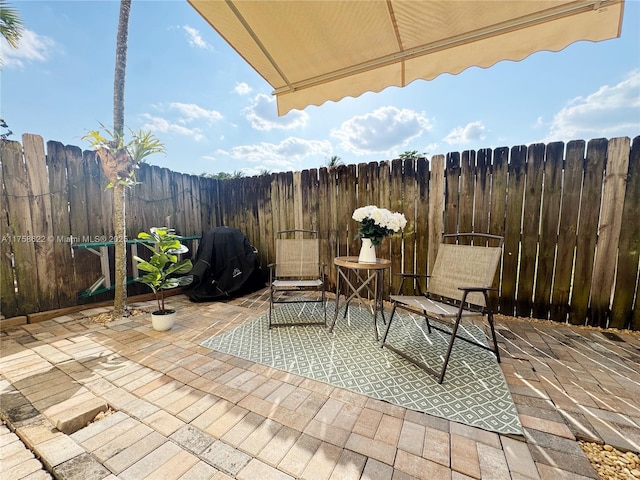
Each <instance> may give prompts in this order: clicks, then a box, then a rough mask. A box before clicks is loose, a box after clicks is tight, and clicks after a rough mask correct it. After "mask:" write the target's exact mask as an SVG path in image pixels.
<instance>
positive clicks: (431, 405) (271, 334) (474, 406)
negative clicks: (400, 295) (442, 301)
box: [202, 302, 523, 435]
mask: <svg viewBox="0 0 640 480" xmlns="http://www.w3.org/2000/svg"><path fill="white" fill-rule="evenodd" d="M333 312H334V310H333V302H328V303H327V320H328V323H329V324H330V323H331V320H332V319H333ZM386 313H387V317H388V315H389V312H386ZM267 315H268V314H266V315H263V316H262V317H260V318H258V319H256V320H253V321H251V322H247V323H245V324H243V325H241V326H239V327H237V328H235V329H234V330H232V331H230V332H227V333H224V334H221V335H217V336H215V337H211V338H209V339H208V340H205V341H204V342H203V343H202V345H203V346H204V347H207V348H211V349H213V350H217V351H220V352H223V353H228V354H231V355H234V356H237V357H240V358H244V359H246V360H250V361H252V362H255V363H261V364H263V365H268V366H270V367H273V368H277V369H279V370H284V371H287V372H291V373H294V374H297V375H301V376H304V377H308V378H312V379H314V380H318V381H321V382H325V383H329V384H331V385H334V386H336V387H342V388H346V389H349V390H351V391H354V392H357V393H360V394H363V395H367V396H369V397H372V398H376V399H378V400H383V401H386V402H389V403H392V404H395V405H399V406H401V407H405V408H408V409H411V410H417V411H420V412H425V413H428V414H430V415H435V416H438V417H441V418H445V419H447V420H452V421H455V422H459V423H463V424H466V425H471V426H474V427H478V428H482V429H485V430H490V431H493V432H498V433H504V434H517V435H522V434H523V432H522V426H521V425H520V421H519V419H518V413H517V411H516V407H515V405H514V403H513V400H512V398H511V394H510V392H509V389H508V388H507V383H506V381H505V378H504V375H503V374H502V370H500V367H499V365H498V363H497V361H496V359H495V356H494V355H493V353H491V352H490V351H487V350H484V349H481V348H478V347H474V346H472V345H469V344H468V343H467V342H464V341H456V342H455V343H454V347H453V352H452V354H451V359H450V360H449V366H448V367H447V373H446V375H445V378H444V381H443V383H442V384H438V383H437V382H436V379H435V377H433V376H431V375H429V374H427V373H425V372H424V371H423V370H421V369H419V368H417V367H416V366H415V365H413V364H412V363H410V362H408V361H406V360H405V359H403V358H402V357H400V356H399V355H397V354H395V353H393V352H392V351H390V350H388V349H386V348H384V349H383V348H380V344H379V343H378V342H376V341H375V338H374V332H373V319H372V316H371V312H370V311H369V310H368V309H367V308H365V307H361V306H359V305H357V304H355V302H354V304H353V305H352V306H351V307H350V308H349V312H348V315H347V317H346V318H343V310H342V309H341V310H340V314H339V315H338V321H337V323H336V326H335V328H334V331H333V333H329V329H328V328H325V327H323V326H296V327H274V328H272V329H271V330H269V328H268V318H267ZM321 316H322V309H321V308H320V307H319V305H318V304H283V305H282V306H280V307H279V308H277V309H274V323H277V321H278V320H280V321H281V322H282V321H283V319H287V321H291V320H292V319H294V318H295V321H304V320H305V319H307V320H309V319H316V321H317V319H318V318H321ZM396 316H397V317H396V318H394V320H393V326H392V328H391V331H390V333H389V337H388V338H387V341H388V342H389V343H390V344H392V345H394V346H396V347H401V348H403V349H404V350H405V351H407V352H409V351H410V352H411V355H413V356H419V358H420V360H422V361H423V362H425V363H426V364H427V365H429V366H431V367H434V368H436V369H439V368H440V366H441V365H442V361H443V360H442V358H443V357H444V355H445V353H446V349H447V345H448V341H449V338H450V336H449V335H447V334H444V333H442V332H439V331H438V330H434V329H432V330H431V331H432V333H431V334H427V331H426V325H425V321H424V319H423V318H422V317H419V316H411V315H409V314H406V313H402V314H399V313H396ZM398 316H399V317H400V318H398ZM378 322H379V325H378V328H379V331H380V334H381V335H382V334H384V328H386V327H385V326H384V324H382V322H381V321H380V319H378ZM461 329H462V326H461ZM463 330H464V333H463V335H473V336H474V338H476V339H481V341H482V342H483V343H485V344H486V338H485V335H484V333H483V332H482V331H481V330H480V329H479V328H478V327H476V326H467V327H466V328H464V329H463ZM459 331H460V330H459ZM402 344H404V346H402Z"/></svg>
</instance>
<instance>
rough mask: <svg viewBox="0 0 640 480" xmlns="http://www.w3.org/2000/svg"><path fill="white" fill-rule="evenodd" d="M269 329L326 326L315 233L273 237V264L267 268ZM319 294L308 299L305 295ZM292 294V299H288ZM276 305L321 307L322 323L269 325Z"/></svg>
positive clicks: (295, 232) (322, 271)
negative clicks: (304, 304) (311, 305)
mask: <svg viewBox="0 0 640 480" xmlns="http://www.w3.org/2000/svg"><path fill="white" fill-rule="evenodd" d="M269 286H270V294H269V328H271V327H280V326H292V325H325V326H326V325H327V302H326V293H325V264H323V263H321V262H320V242H319V240H318V232H317V231H315V230H299V229H298V230H282V231H280V232H278V233H277V237H276V261H275V263H272V264H269ZM310 291H311V292H313V291H315V292H320V296H319V298H318V296H317V295H316V296H314V297H311V298H309V297H308V296H307V295H305V294H306V293H307V292H310ZM291 294H293V295H291ZM276 303H322V309H323V319H322V321H320V320H318V321H299V322H298V321H296V322H277V323H274V322H273V321H272V317H273V306H274V304H276Z"/></svg>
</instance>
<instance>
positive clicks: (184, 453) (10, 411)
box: [0, 291, 640, 480]
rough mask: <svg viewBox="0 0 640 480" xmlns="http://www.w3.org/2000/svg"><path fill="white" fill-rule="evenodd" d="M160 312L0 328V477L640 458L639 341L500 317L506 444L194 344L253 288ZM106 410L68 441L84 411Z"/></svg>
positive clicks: (234, 473) (331, 472)
mask: <svg viewBox="0 0 640 480" xmlns="http://www.w3.org/2000/svg"><path fill="white" fill-rule="evenodd" d="M169 303H170V304H171V305H172V306H174V307H178V310H179V318H178V325H176V326H175V327H174V328H173V329H172V330H170V331H167V332H156V331H153V330H152V329H151V327H150V320H149V319H148V317H147V316H146V315H142V316H133V317H129V318H128V319H126V320H122V321H119V322H115V323H110V324H107V325H101V324H98V323H95V322H92V321H90V320H89V319H87V318H84V317H87V316H89V315H92V314H95V313H98V312H100V311H103V310H106V309H103V310H100V309H93V310H88V311H84V312H80V313H78V314H73V315H68V316H62V317H58V318H56V319H53V320H49V321H46V322H42V323H37V324H32V325H24V326H19V327H12V328H8V329H6V330H4V331H3V332H2V337H1V340H2V344H1V350H0V374H1V377H0V395H1V397H0V400H1V402H0V415H2V418H3V419H4V420H5V421H6V423H7V426H2V427H0V476H1V477H2V479H3V480H10V479H16V480H17V479H41V478H43V479H44V478H51V474H53V475H55V476H56V477H57V478H64V479H73V480H75V479H78V480H80V479H82V480H86V479H95V480H100V479H115V478H121V479H125V480H143V479H144V480H151V479H163V480H164V479H167V480H169V479H183V480H187V479H215V480H222V479H239V480H271V479H273V480H285V479H298V478H299V479H308V480H322V479H332V480H335V479H345V480H347V479H363V480H383V479H389V480H391V479H393V480H408V479H413V478H418V479H436V480H440V479H450V480H463V479H470V478H475V479H517V480H523V479H541V480H555V479H572V480H580V479H597V478H598V475H597V474H596V472H595V470H594V469H593V468H592V466H591V465H590V463H589V461H588V459H587V457H586V456H585V455H584V453H583V451H582V449H581V448H580V446H579V445H578V443H577V439H586V440H589V441H595V442H601V443H608V444H610V445H613V446H615V447H617V448H619V449H622V450H632V451H636V452H637V451H639V450H640V400H639V399H640V337H639V336H638V335H631V334H625V333H620V332H616V333H615V334H613V335H612V334H610V333H603V332H601V331H598V330H595V329H587V328H579V327H570V326H565V325H558V324H555V323H551V322H538V321H522V320H514V319H508V318H498V324H497V328H498V337H499V338H498V339H499V343H500V348H501V354H502V358H503V361H502V363H501V367H502V370H503V372H504V374H505V377H506V379H507V382H508V384H509V387H510V390H511V393H512V396H513V399H514V401H515V404H516V406H517V408H518V413H519V415H520V420H521V423H522V425H523V427H524V436H523V437H515V436H502V435H498V434H496V433H492V432H488V431H484V430H480V429H477V428H472V427H468V426H466V425H462V424H459V423H454V422H450V421H447V420H444V419H441V418H437V417H432V416H429V415H427V414H423V413H419V412H415V411H411V410H406V409H404V408H401V407H397V406H394V405H390V404H387V403H384V402H380V401H377V400H373V399H371V398H368V397H366V396H363V395H359V394H356V393H352V392H350V391H347V390H344V389H340V388H335V387H332V386H330V385H327V384H324V383H319V382H316V381H313V380H310V379H307V378H303V377H298V376H295V375H292V374H289V373H286V372H282V371H278V370H274V369H271V368H269V367H266V366H264V365H260V364H254V363H251V362H248V361H246V360H242V359H239V358H237V357H233V356H230V355H226V354H221V353H219V352H216V351H212V350H209V349H207V348H204V347H201V346H200V343H201V342H202V341H203V340H205V339H207V338H209V337H210V336H212V335H214V334H217V333H221V332H224V331H227V330H229V329H231V328H234V327H235V326H237V325H239V324H240V323H241V322H245V321H248V320H251V319H254V318H256V317H257V316H259V315H261V314H263V313H264V312H265V311H266V310H267V309H268V293H266V292H264V291H263V292H258V293H255V294H252V295H249V296H247V297H243V298H239V299H235V300H233V301H230V302H213V303H203V304H197V303H190V302H189V301H188V300H187V299H186V298H185V297H183V296H174V297H171V298H170V299H169ZM147 306H151V304H140V305H133V307H139V308H143V307H147ZM314 328H316V327H314ZM318 328H321V327H318ZM445 381H446V380H445ZM107 406H108V407H110V408H111V409H112V411H110V412H108V413H110V414H107V415H105V416H104V418H103V419H101V420H99V421H96V422H93V423H91V424H90V425H89V426H87V427H85V428H81V429H80V430H77V431H76V428H77V427H74V425H73V422H74V421H78V418H77V414H78V413H79V412H91V414H92V415H93V413H94V411H99V410H101V409H103V410H104V409H106V408H107ZM83 421H84V419H83ZM56 427H57V428H56ZM64 431H68V432H72V431H74V432H75V433H68V434H67V433H64ZM20 440H21V441H20ZM23 444H24V445H26V446H27V447H28V448H29V449H30V450H31V451H29V450H27V449H26V448H24V445H23ZM38 458H39V459H41V463H40V462H38V460H37V459H38Z"/></svg>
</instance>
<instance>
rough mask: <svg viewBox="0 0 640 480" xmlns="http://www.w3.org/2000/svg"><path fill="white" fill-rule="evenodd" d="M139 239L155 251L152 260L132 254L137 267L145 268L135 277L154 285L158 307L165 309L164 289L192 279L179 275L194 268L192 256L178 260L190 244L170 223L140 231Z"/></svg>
mask: <svg viewBox="0 0 640 480" xmlns="http://www.w3.org/2000/svg"><path fill="white" fill-rule="evenodd" d="M138 239H139V240H142V242H141V244H142V245H144V246H145V247H146V248H148V249H149V250H151V251H152V252H153V254H152V255H151V258H150V259H149V260H145V259H143V258H140V257H138V256H136V255H134V256H133V259H134V260H135V261H136V262H138V269H139V270H142V271H143V272H146V273H145V274H144V275H142V276H141V277H139V278H137V279H136V281H138V282H140V283H144V284H145V285H147V286H148V287H149V288H151V290H152V291H153V293H154V294H155V297H156V301H157V302H158V311H159V312H161V313H162V312H165V311H166V309H165V305H164V291H165V290H169V289H172V288H176V287H182V286H185V285H188V284H190V283H191V282H192V281H193V277H192V276H191V275H187V276H180V275H184V274H185V273H188V272H189V271H190V270H191V267H192V264H191V260H189V259H184V260H178V255H181V254H183V253H187V252H188V251H189V248H187V246H186V245H183V244H182V243H181V239H182V237H180V236H179V235H176V233H175V230H174V229H172V228H167V227H151V229H150V230H149V232H140V233H139V234H138Z"/></svg>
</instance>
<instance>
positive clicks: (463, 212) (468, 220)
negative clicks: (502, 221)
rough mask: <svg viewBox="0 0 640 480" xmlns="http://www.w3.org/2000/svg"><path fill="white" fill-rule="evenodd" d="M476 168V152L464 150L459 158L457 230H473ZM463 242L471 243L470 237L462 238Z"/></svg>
mask: <svg viewBox="0 0 640 480" xmlns="http://www.w3.org/2000/svg"><path fill="white" fill-rule="evenodd" d="M475 170H476V152H475V151H473V150H465V151H464V152H462V159H461V160H460V195H459V206H460V208H459V213H458V229H457V231H458V232H463V233H464V232H472V231H473V214H474V212H473V197H474V188H473V186H474V183H475ZM462 242H463V243H471V239H470V238H463V239H462Z"/></svg>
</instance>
